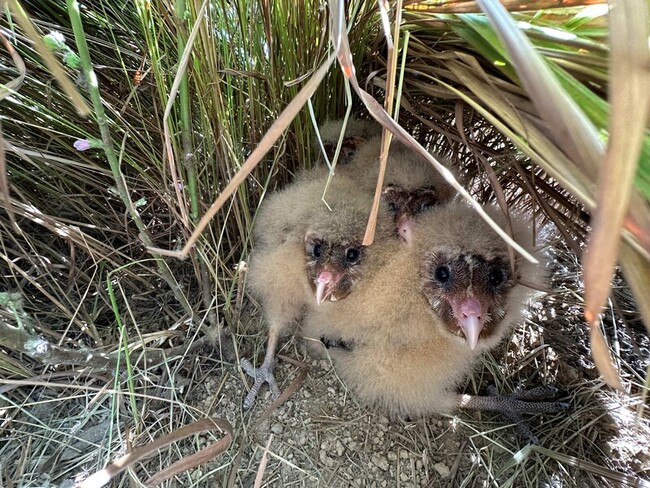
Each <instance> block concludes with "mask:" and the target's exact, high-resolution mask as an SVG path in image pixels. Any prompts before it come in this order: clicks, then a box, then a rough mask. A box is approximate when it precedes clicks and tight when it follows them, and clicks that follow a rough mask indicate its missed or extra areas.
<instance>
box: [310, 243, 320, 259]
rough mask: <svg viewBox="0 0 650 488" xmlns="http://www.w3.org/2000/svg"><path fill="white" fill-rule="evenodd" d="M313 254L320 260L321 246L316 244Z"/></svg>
mask: <svg viewBox="0 0 650 488" xmlns="http://www.w3.org/2000/svg"><path fill="white" fill-rule="evenodd" d="M311 253H312V254H313V256H314V257H315V258H319V257H320V253H321V247H320V244H314V248H313V249H312V250H311Z"/></svg>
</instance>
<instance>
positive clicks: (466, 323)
mask: <svg viewBox="0 0 650 488" xmlns="http://www.w3.org/2000/svg"><path fill="white" fill-rule="evenodd" d="M481 308H482V307H481V303H480V302H479V301H478V300H477V299H476V298H472V297H467V298H465V299H464V300H463V301H462V302H461V303H460V306H459V307H458V312H457V317H456V318H457V319H458V322H459V324H460V329H461V330H462V331H463V334H465V338H466V339H467V344H468V345H469V348H470V349H472V350H474V349H475V348H476V345H477V344H478V339H479V336H480V335H481V331H482V330H483V322H484V321H483V320H482V318H483V314H482V309H481Z"/></svg>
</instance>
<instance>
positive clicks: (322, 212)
mask: <svg viewBox="0 0 650 488" xmlns="http://www.w3.org/2000/svg"><path fill="white" fill-rule="evenodd" d="M341 126H342V123H341V121H334V122H329V123H326V124H325V126H324V127H323V128H322V130H321V135H322V136H323V143H324V146H325V149H326V152H327V151H328V148H329V150H332V148H333V147H335V146H336V141H337V140H338V137H339V132H340V130H341ZM375 134H379V128H378V127H377V126H376V125H374V124H371V123H370V122H365V121H351V123H350V124H349V125H348V127H347V131H346V134H345V137H344V139H343V147H344V149H345V152H344V153H343V154H344V157H343V160H342V162H343V163H344V164H342V165H340V166H339V167H338V168H339V169H338V170H337V173H336V175H335V176H334V178H333V180H332V182H331V185H330V186H329V188H328V192H327V196H326V200H327V202H328V205H329V207H330V208H331V209H330V208H328V205H326V204H325V203H324V202H323V201H322V200H321V195H322V194H323V189H324V185H325V181H326V179H327V173H328V169H327V168H326V167H324V166H319V167H316V168H315V169H313V170H310V171H305V172H302V173H300V174H298V175H297V176H296V179H295V181H294V182H293V183H292V184H291V185H289V186H288V187H287V188H286V189H285V190H282V191H279V192H276V193H274V194H272V195H270V196H269V197H268V198H267V199H266V201H265V202H264V204H263V205H262V207H261V208H260V210H259V212H258V215H257V217H256V223H255V226H254V229H253V236H254V240H255V248H254V250H253V252H252V255H251V259H250V265H249V273H248V286H249V289H250V291H251V292H252V294H253V295H254V296H256V297H257V298H258V299H259V301H260V303H261V305H262V308H263V310H264V317H265V321H266V323H267V327H268V343H267V351H266V356H265V359H264V362H263V363H262V365H261V366H260V367H259V368H257V369H256V368H254V367H253V366H252V365H251V364H250V363H249V362H248V361H246V360H244V361H242V366H243V367H244V369H245V370H246V371H247V372H248V373H249V374H250V375H251V376H253V377H254V378H255V383H254V385H253V387H252V388H251V391H250V393H249V395H248V396H247V397H246V399H245V401H244V406H245V407H250V406H251V405H252V403H253V402H254V399H255V397H256V395H257V392H258V391H259V388H260V387H261V385H262V384H263V383H265V382H267V383H269V385H270V387H271V389H272V392H273V394H274V395H277V394H278V393H279V389H278V387H277V384H276V382H275V378H274V377H273V374H272V372H273V366H274V357H275V350H276V348H277V344H278V340H279V337H280V336H281V335H282V334H285V333H287V332H289V331H291V329H292V326H293V325H294V324H296V323H297V322H299V321H300V319H301V318H302V316H303V315H304V314H305V313H306V311H308V310H309V309H310V308H311V307H313V306H314V304H316V305H321V304H322V303H324V302H327V301H333V300H341V299H343V298H346V297H347V295H349V294H350V293H351V292H352V291H353V289H354V288H355V284H356V283H357V282H358V281H359V280H360V279H362V276H363V274H364V268H365V267H366V266H365V264H364V261H366V256H365V255H366V253H367V252H368V251H369V250H367V249H364V248H363V247H362V246H361V240H362V237H363V233H364V230H365V226H366V221H367V217H368V215H369V212H370V206H371V203H372V198H373V194H374V189H375V184H376V179H377V174H378V157H379V145H380V141H381V137H379V136H377V135H375ZM393 149H394V150H393V151H392V152H391V153H390V154H391V157H390V158H389V165H388V171H387V175H388V177H389V182H390V183H391V184H392V185H393V186H394V187H395V188H399V191H398V192H397V191H394V192H392V193H391V195H392V197H389V196H387V195H385V198H384V201H383V202H382V205H381V207H380V214H379V218H378V227H377V234H376V236H375V240H376V242H378V243H384V242H391V236H394V235H395V233H396V232H395V230H396V227H395V225H397V230H398V231H400V232H401V227H400V226H402V225H403V222H404V219H405V215H406V213H407V212H408V215H409V218H411V216H412V215H413V214H415V213H416V212H419V211H420V209H421V208H422V207H424V206H425V205H424V203H422V204H420V209H417V210H416V209H415V207H414V205H412V201H414V200H417V199H418V198H419V200H422V201H424V200H425V199H426V198H428V204H429V205H433V204H436V203H441V202H444V201H447V200H449V198H451V192H450V190H449V187H447V185H446V183H444V182H443V181H442V179H441V177H439V176H438V174H437V172H436V171H435V170H434V169H433V168H431V167H430V166H429V164H428V163H426V161H423V160H420V159H418V158H416V157H412V156H410V154H409V153H407V152H406V151H405V150H404V148H403V147H402V146H401V145H395V146H394V148H393ZM328 156H330V155H329V154H328ZM420 187H425V190H423V191H422V192H421V193H422V195H426V198H424V197H422V196H420V197H417V198H413V196H412V195H414V194H415V193H414V192H416V191H419V189H420ZM388 208H392V210H393V213H394V222H396V224H393V225H391V222H390V220H391V219H390V214H389V212H388V210H387V209H388ZM409 228H410V227H409ZM393 240H394V241H396V239H393ZM395 243H396V244H399V243H397V242H395ZM373 266H374V265H373Z"/></svg>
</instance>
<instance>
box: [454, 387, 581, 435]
mask: <svg viewBox="0 0 650 488" xmlns="http://www.w3.org/2000/svg"><path fill="white" fill-rule="evenodd" d="M557 392H558V390H557V388H554V387H552V386H540V387H537V388H532V389H530V390H524V391H521V392H516V393H513V394H511V395H499V394H498V392H497V390H496V388H494V387H493V386H490V387H488V395H489V396H474V395H460V399H459V406H460V407H461V408H466V409H469V410H482V411H488V412H498V413H500V414H502V415H503V416H505V417H506V418H507V419H508V420H510V421H511V422H513V423H515V424H516V425H517V431H518V432H519V434H520V435H521V436H522V438H524V439H525V440H526V441H527V442H528V443H530V444H539V439H537V437H536V436H535V435H534V434H533V433H532V431H531V430H530V427H529V426H528V424H527V423H526V421H525V420H524V418H523V416H522V414H526V413H527V414H535V413H554V412H561V411H564V410H568V409H569V408H570V406H571V405H570V404H569V403H565V402H553V401H545V400H546V399H548V398H553V397H555V396H556V395H557Z"/></svg>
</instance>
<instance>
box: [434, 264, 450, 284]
mask: <svg viewBox="0 0 650 488" xmlns="http://www.w3.org/2000/svg"><path fill="white" fill-rule="evenodd" d="M433 277H434V278H435V279H436V281H438V282H440V283H447V282H448V281H449V278H451V271H450V270H449V267H448V266H438V267H437V268H436V270H435V271H434V272H433Z"/></svg>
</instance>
